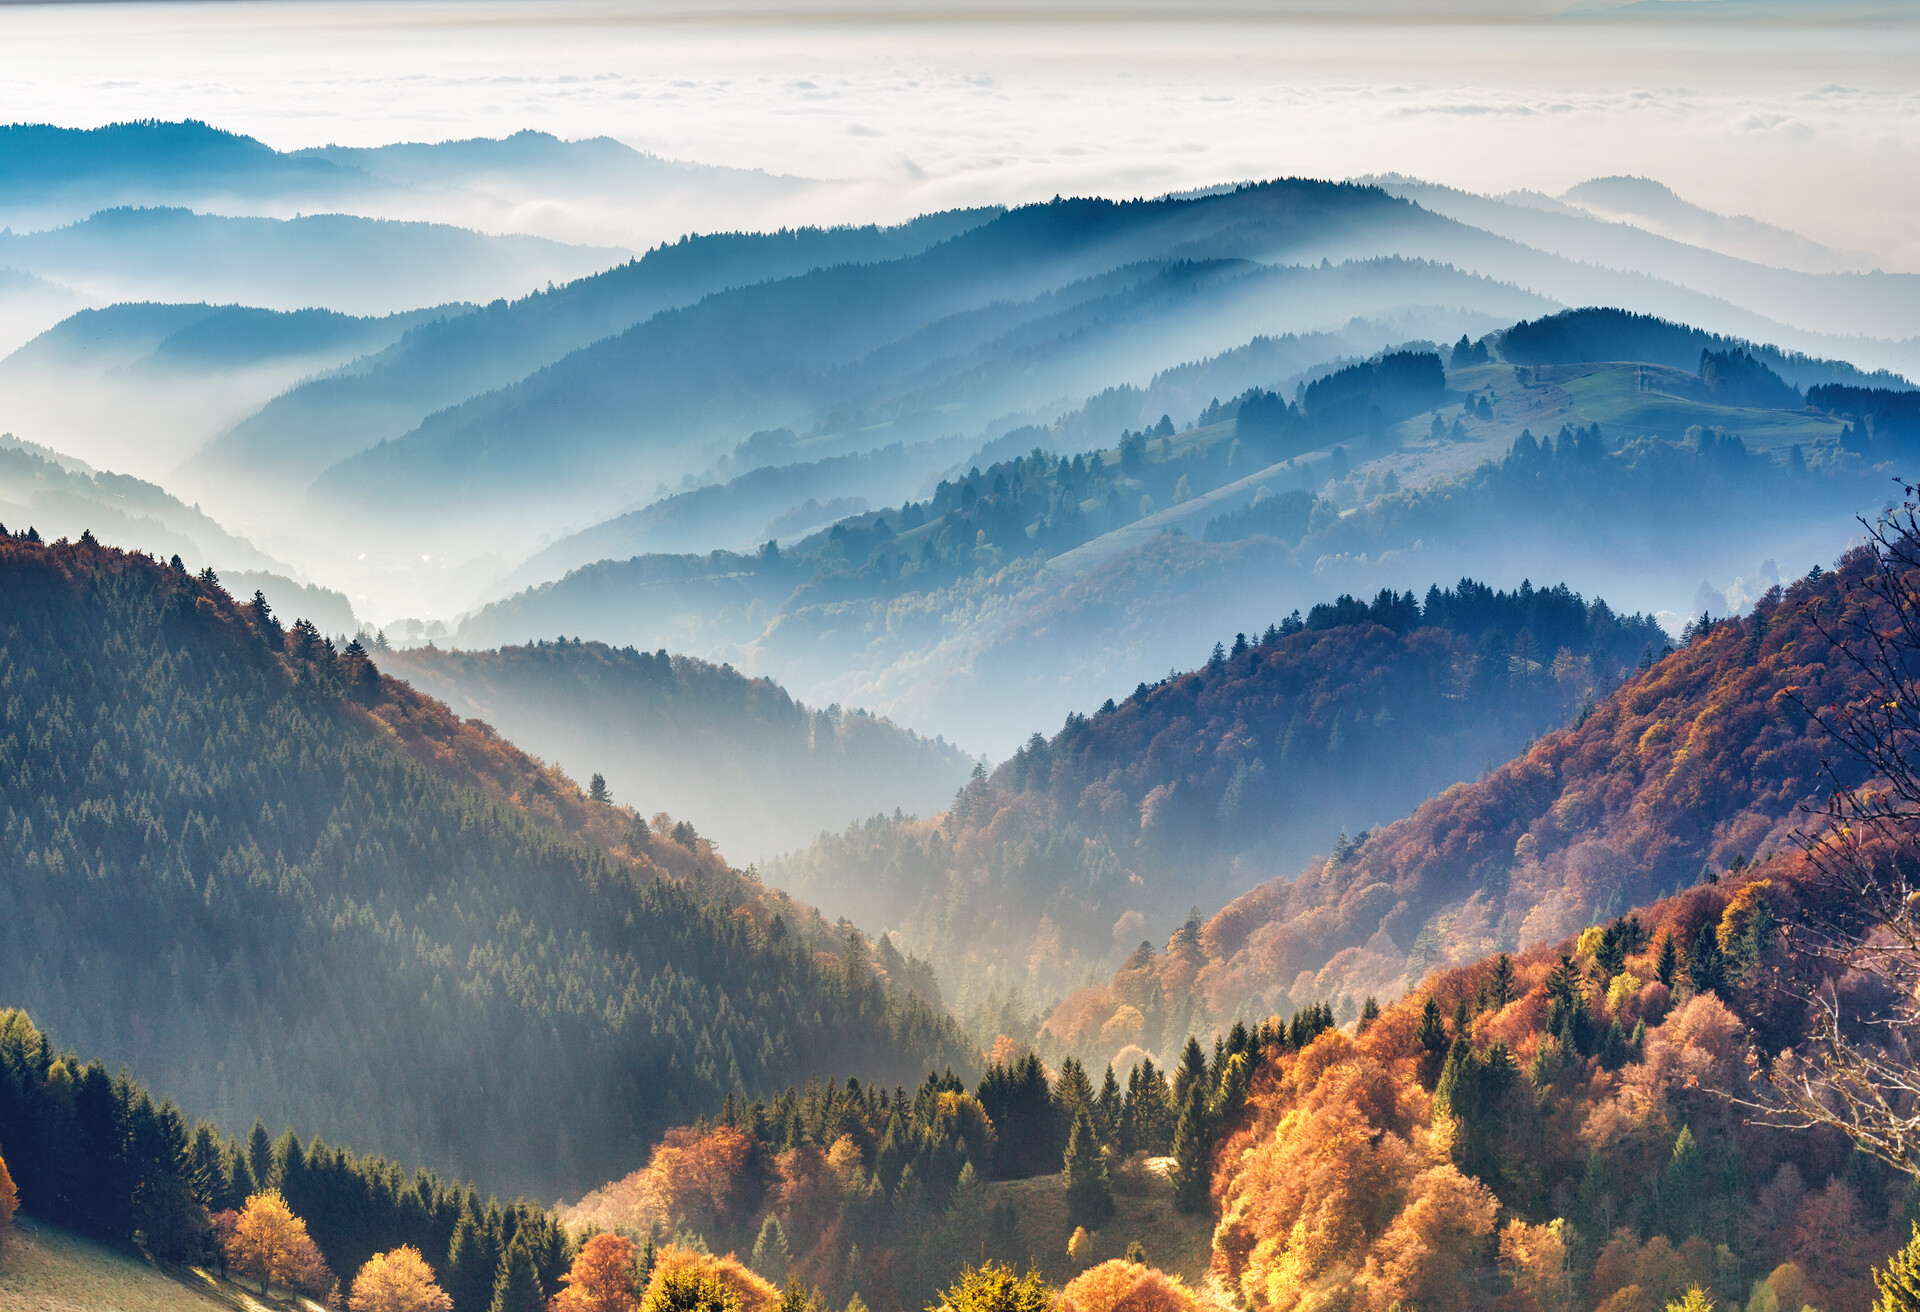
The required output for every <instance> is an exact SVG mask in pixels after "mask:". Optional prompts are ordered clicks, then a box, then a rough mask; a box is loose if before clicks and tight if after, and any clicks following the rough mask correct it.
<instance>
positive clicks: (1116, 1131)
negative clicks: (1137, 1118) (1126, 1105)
mask: <svg viewBox="0 0 1920 1312" xmlns="http://www.w3.org/2000/svg"><path fill="white" fill-rule="evenodd" d="M1120 1110H1121V1100H1120V1081H1119V1079H1118V1078H1117V1077H1116V1076H1115V1075H1114V1073H1113V1063H1112V1062H1108V1063H1107V1077H1106V1079H1104V1080H1102V1081H1101V1083H1100V1100H1099V1102H1098V1103H1097V1104H1096V1107H1095V1111H1096V1113H1097V1115H1098V1123H1097V1124H1096V1126H1095V1128H1096V1129H1098V1130H1099V1131H1100V1142H1101V1143H1103V1144H1106V1145H1107V1146H1108V1147H1110V1148H1112V1147H1117V1146H1118V1145H1119V1142H1120Z"/></svg>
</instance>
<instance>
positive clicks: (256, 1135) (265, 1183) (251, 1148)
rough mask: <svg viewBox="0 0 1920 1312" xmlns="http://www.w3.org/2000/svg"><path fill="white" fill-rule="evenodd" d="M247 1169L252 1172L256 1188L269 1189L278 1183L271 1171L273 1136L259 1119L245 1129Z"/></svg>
mask: <svg viewBox="0 0 1920 1312" xmlns="http://www.w3.org/2000/svg"><path fill="white" fill-rule="evenodd" d="M247 1169H248V1170H249V1171H251V1172H252V1174H253V1185H254V1187H255V1188H256V1189H271V1188H273V1187H274V1185H276V1184H278V1183H279V1180H278V1179H277V1178H276V1177H275V1176H274V1173H273V1137H272V1136H271V1135H269V1134H268V1133H267V1127H266V1125H265V1123H263V1122H261V1121H259V1120H256V1121H254V1123H253V1128H252V1129H251V1130H249V1131H247Z"/></svg>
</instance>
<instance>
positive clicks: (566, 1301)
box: [547, 1234, 640, 1312]
mask: <svg viewBox="0 0 1920 1312" xmlns="http://www.w3.org/2000/svg"><path fill="white" fill-rule="evenodd" d="M634 1258H635V1253H634V1247H633V1244H632V1242H631V1241H629V1240H627V1239H625V1238H623V1237H621V1236H620V1235H605V1234H603V1235H595V1236H594V1237H593V1238H591V1239H589V1240H587V1242H586V1243H584V1244H582V1245H580V1252H579V1254H578V1255H577V1256H576V1257H575V1258H574V1259H573V1268H572V1269H571V1270H570V1271H568V1272H567V1274H565V1275H564V1276H561V1277H560V1282H561V1284H563V1285H564V1286H565V1288H564V1289H562V1290H561V1291H560V1292H559V1293H558V1294H555V1295H554V1296H553V1300H552V1302H550V1303H549V1304H548V1305H547V1306H548V1308H549V1310H550V1312H633V1309H634V1308H636V1307H638V1306H639V1293H640V1291H638V1290H636V1289H635V1288H634V1275H635V1271H634Z"/></svg>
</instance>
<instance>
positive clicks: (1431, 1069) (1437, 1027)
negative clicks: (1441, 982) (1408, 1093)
mask: <svg viewBox="0 0 1920 1312" xmlns="http://www.w3.org/2000/svg"><path fill="white" fill-rule="evenodd" d="M1414 1038H1415V1039H1416V1040H1418V1042H1419V1044H1420V1064H1419V1070H1418V1076H1419V1079H1420V1085H1421V1087H1422V1088H1424V1089H1426V1090H1427V1091H1428V1092H1429V1093H1431V1092H1432V1091H1433V1088H1434V1086H1435V1085H1436V1084H1438V1083H1439V1082H1440V1071H1441V1068H1442V1067H1444V1066H1445V1065H1446V1063H1447V1052H1448V1050H1449V1049H1450V1048H1451V1047H1452V1046H1453V1041H1452V1039H1450V1038H1449V1037H1448V1036H1447V1026H1446V1022H1445V1021H1443V1020H1441V1019H1440V1004H1439V1003H1438V1002H1435V1001H1434V999H1433V995H1432V994H1428V995H1427V1001H1426V1005H1425V1006H1423V1007H1421V1008H1420V1028H1419V1029H1418V1030H1417V1031H1415V1033H1414Z"/></svg>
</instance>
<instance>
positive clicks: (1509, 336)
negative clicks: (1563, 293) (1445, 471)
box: [1498, 306, 1903, 387]
mask: <svg viewBox="0 0 1920 1312" xmlns="http://www.w3.org/2000/svg"><path fill="white" fill-rule="evenodd" d="M1498 340H1499V349H1500V355H1501V357H1502V358H1503V359H1505V360H1507V361H1508V362H1509V363H1511V364H1580V363H1585V362H1588V361H1594V360H1635V361H1644V362H1645V363H1647V364H1663V365H1666V366H1668V367H1669V368H1673V369H1685V370H1688V371H1689V372H1691V371H1692V370H1694V369H1696V368H1697V367H1698V366H1699V365H1700V357H1701V353H1702V352H1704V351H1717V352H1722V353H1728V352H1740V353H1742V354H1746V355H1750V356H1751V357H1752V358H1753V359H1754V360H1755V361H1756V362H1758V363H1759V364H1761V365H1764V366H1766V367H1768V368H1770V369H1772V370H1773V371H1774V372H1775V373H1778V374H1779V375H1780V376H1781V377H1782V378H1784V379H1785V380H1786V381H1787V382H1788V383H1789V384H1790V385H1792V386H1794V387H1808V386H1811V385H1813V384H1817V383H1839V384H1855V385H1857V384H1859V383H1864V382H1871V383H1879V384H1882V385H1886V386H1892V385H1897V384H1898V383H1900V382H1902V381H1903V380H1901V379H1898V378H1897V377H1896V376H1895V375H1893V374H1890V373H1887V372H1886V371H1885V370H1881V371H1879V372H1877V373H1874V374H1871V375H1868V374H1864V373H1862V372H1861V371H1860V370H1858V369H1856V368H1854V367H1853V366H1852V365H1850V364H1847V363H1846V362H1844V361H1840V360H1822V359H1817V358H1815V357H1813V356H1809V355H1802V354H1801V353H1800V352H1798V351H1786V350H1782V349H1781V348H1779V347H1777V346H1766V345H1760V344H1756V343H1753V342H1748V341H1744V340H1741V339H1739V338H1734V337H1724V336H1722V335H1721V334H1719V333H1710V332H1707V331H1705V330H1704V329H1701V328H1692V327H1689V326H1687V325H1686V324H1681V323H1674V322H1672V321H1671V320H1668V319H1662V318H1660V317H1658V316H1657V315H1651V314H1635V313H1633V312H1632V311H1630V310H1616V309H1610V308H1600V307H1591V306H1590V307H1586V308H1583V309H1578V310H1562V311H1561V312H1560V313H1558V314H1553V315H1548V316H1546V317H1544V318H1540V319H1532V320H1522V321H1521V322H1519V323H1517V324H1515V325H1514V326H1513V327H1511V328H1509V329H1507V330H1506V331H1505V332H1502V333H1500V334H1499V339H1498Z"/></svg>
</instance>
